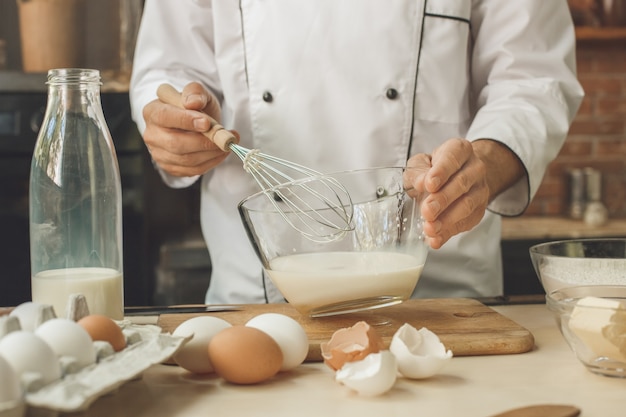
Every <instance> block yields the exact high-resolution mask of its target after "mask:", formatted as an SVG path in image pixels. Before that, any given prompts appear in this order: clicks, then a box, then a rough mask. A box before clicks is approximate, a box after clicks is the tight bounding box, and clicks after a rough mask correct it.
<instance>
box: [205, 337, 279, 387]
mask: <svg viewBox="0 0 626 417" xmlns="http://www.w3.org/2000/svg"><path fill="white" fill-rule="evenodd" d="M208 351H209V358H210V360H211V363H212V364H213V368H214V369H215V372H216V373H217V374H218V375H219V376H221V377H222V378H224V379H225V380H227V381H228V382H232V383H234V384H256V383H259V382H262V381H265V380H268V379H270V378H271V377H273V376H274V375H276V373H278V371H280V368H281V366H282V363H283V353H282V351H281V350H280V346H278V343H276V341H275V340H274V339H273V338H272V337H271V336H270V335H268V334H267V333H265V332H264V331H262V330H259V329H256V328H254V327H248V326H241V325H238V326H232V327H229V328H227V329H224V330H222V331H221V332H219V333H218V334H216V335H215V336H214V337H213V339H211V342H210V343H209V347H208Z"/></svg>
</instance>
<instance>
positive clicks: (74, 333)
mask: <svg viewBox="0 0 626 417" xmlns="http://www.w3.org/2000/svg"><path fill="white" fill-rule="evenodd" d="M35 334H36V335H37V336H39V337H40V338H41V339H43V340H44V341H45V342H46V343H47V344H48V345H49V346H50V347H51V348H52V350H53V351H54V353H56V354H57V356H59V357H63V356H67V357H70V358H73V359H75V360H76V363H77V365H78V367H79V368H83V367H85V366H88V365H91V364H93V363H95V362H96V350H95V348H94V345H93V341H92V340H91V337H90V336H89V333H87V331H86V330H85V328H84V327H83V326H81V325H80V324H78V323H76V322H75V321H73V320H69V319H60V318H55V319H52V320H48V321H46V322H45V323H43V324H42V325H41V326H39V327H37V329H35Z"/></svg>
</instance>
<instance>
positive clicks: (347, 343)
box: [320, 321, 384, 371]
mask: <svg viewBox="0 0 626 417" xmlns="http://www.w3.org/2000/svg"><path fill="white" fill-rule="evenodd" d="M383 348H384V342H383V340H382V338H381V337H380V336H379V335H378V333H377V332H376V330H375V329H374V328H373V327H371V326H370V325H369V324H368V323H367V322H365V321H359V322H357V323H356V324H355V325H354V326H352V327H348V328H344V329H339V330H337V331H336V332H335V333H333V335H332V336H331V338H330V340H329V341H328V342H326V343H322V344H321V345H320V350H321V352H322V357H323V358H324V363H326V365H328V366H329V367H330V368H331V369H332V370H334V371H336V370H338V369H341V368H342V367H343V366H344V364H345V363H346V362H354V361H359V360H361V359H363V358H365V357H366V356H367V355H369V354H370V353H377V352H380V351H381V350H382V349H383Z"/></svg>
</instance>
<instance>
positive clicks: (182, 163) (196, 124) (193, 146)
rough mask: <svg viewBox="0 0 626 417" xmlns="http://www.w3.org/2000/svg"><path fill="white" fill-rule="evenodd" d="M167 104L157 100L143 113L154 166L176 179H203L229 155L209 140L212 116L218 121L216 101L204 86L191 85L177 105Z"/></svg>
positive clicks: (148, 145) (177, 99) (145, 135)
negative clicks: (188, 177)
mask: <svg viewBox="0 0 626 417" xmlns="http://www.w3.org/2000/svg"><path fill="white" fill-rule="evenodd" d="M159 91H161V90H159ZM172 91H173V92H174V93H175V94H176V95H178V92H176V91H175V90H172ZM161 92H162V91H161ZM159 97H161V98H162V99H163V97H162V96H159ZM166 101H167V102H164V101H162V100H159V99H157V100H154V101H152V102H150V103H148V104H147V105H146V106H145V107H144V109H143V117H144V120H145V121H146V129H145V131H144V134H143V139H144V142H145V144H146V146H147V148H148V150H149V151H150V154H151V157H152V159H153V160H154V162H156V163H157V164H158V165H159V167H161V168H162V169H163V170H164V171H166V172H168V173H170V174H172V175H176V176H194V175H201V174H204V173H205V172H207V171H208V170H210V169H212V168H214V167H215V166H216V165H218V164H219V163H221V162H222V161H223V160H224V159H225V158H226V157H227V156H228V153H227V152H224V151H223V150H222V149H220V148H219V147H218V146H217V145H216V144H215V143H214V142H213V141H211V140H210V139H209V138H207V136H206V135H207V132H210V129H211V128H212V123H214V122H213V121H212V119H211V116H213V117H215V116H217V117H219V103H218V102H217V100H216V99H215V97H214V96H213V95H212V94H210V93H208V92H207V91H206V90H205V89H204V87H202V85H200V84H198V83H190V84H188V85H187V86H185V88H184V89H183V92H182V93H181V94H180V97H176V100H175V102H173V101H171V100H166ZM181 104H182V105H183V106H184V108H181V107H180V105H181ZM207 111H210V112H211V113H212V114H211V115H209V114H208V113H207ZM235 136H236V137H237V138H238V135H237V134H235Z"/></svg>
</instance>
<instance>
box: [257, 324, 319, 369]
mask: <svg viewBox="0 0 626 417" xmlns="http://www.w3.org/2000/svg"><path fill="white" fill-rule="evenodd" d="M246 326H248V327H255V328H257V329H259V330H261V331H263V332H265V333H267V334H269V335H270V336H271V337H272V339H274V341H275V342H276V343H278V346H280V350H282V352H283V365H282V367H281V368H280V370H281V371H288V370H290V369H293V368H295V367H297V366H298V365H300V364H301V363H302V362H304V360H305V359H306V357H307V355H308V353H309V338H308V336H307V334H306V332H305V331H304V328H303V327H302V326H301V325H300V323H298V322H297V321H296V320H294V319H293V318H291V317H289V316H286V315H284V314H278V313H264V314H259V315H258V316H256V317H253V318H252V319H250V320H249V321H248V322H247V323H246Z"/></svg>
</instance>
